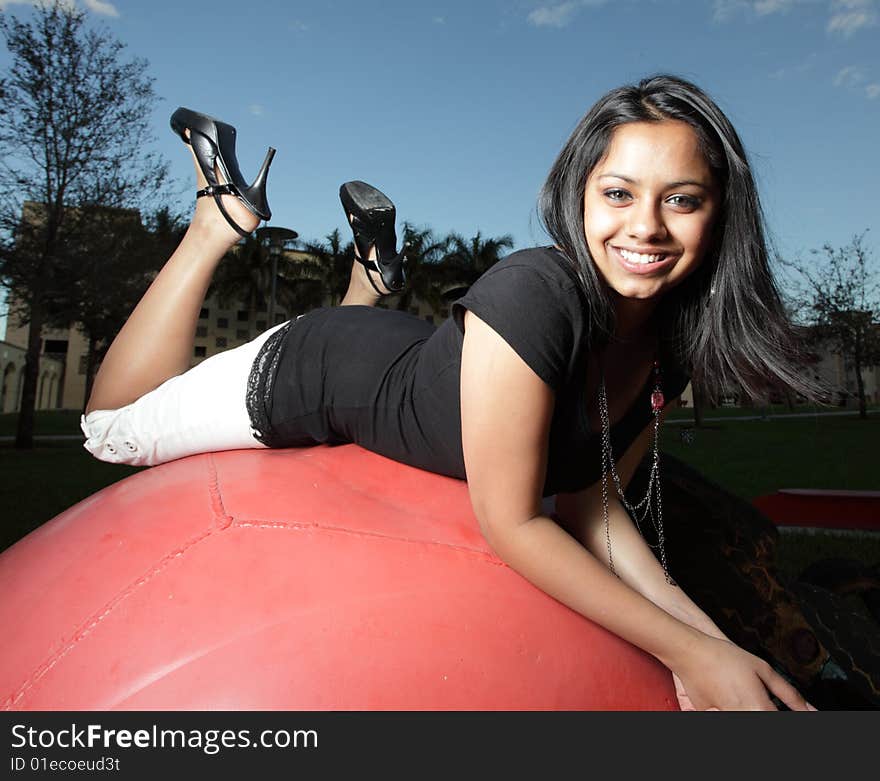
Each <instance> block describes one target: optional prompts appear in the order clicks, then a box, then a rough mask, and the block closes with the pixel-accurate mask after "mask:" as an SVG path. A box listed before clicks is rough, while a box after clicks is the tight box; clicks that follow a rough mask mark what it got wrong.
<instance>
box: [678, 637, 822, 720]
mask: <svg viewBox="0 0 880 781" xmlns="http://www.w3.org/2000/svg"><path fill="white" fill-rule="evenodd" d="M673 680H674V681H675V691H676V694H677V695H678V702H679V707H680V708H681V709H682V710H776V706H775V705H774V704H773V702H772V701H771V699H770V695H771V694H773V695H775V696H776V697H778V698H779V699H780V700H781V701H782V702H783V703H785V704H786V705H787V706H788V707H789V708H790V709H791V710H815V708H814V707H813V706H812V705H810V704H809V703H808V702H807V701H806V700H805V699H804V698H803V697H802V696H801V695H800V693H799V692H798V691H797V689H795V688H794V687H793V686H792V685H791V684H790V683H788V681H786V680H785V679H784V678H783V677H782V676H781V675H779V673H777V672H776V671H775V670H774V669H773V668H772V667H771V666H770V665H769V664H767V662H765V661H764V660H763V659H760V658H758V657H757V656H755V655H753V654H750V653H748V652H747V651H744V650H743V649H742V648H740V647H739V646H736V645H734V644H733V643H731V642H730V641H728V640H720V639H718V638H715V637H709V636H708V635H705V636H703V637H701V638H700V639H699V640H697V641H696V642H694V644H693V645H692V646H691V647H690V648H689V649H688V651H687V653H686V654H685V655H684V656H683V658H682V660H681V661H679V662H677V663H675V664H674V665H673Z"/></svg>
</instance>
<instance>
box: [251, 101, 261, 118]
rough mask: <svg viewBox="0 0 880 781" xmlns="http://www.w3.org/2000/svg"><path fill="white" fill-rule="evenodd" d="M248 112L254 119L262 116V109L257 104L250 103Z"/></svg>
mask: <svg viewBox="0 0 880 781" xmlns="http://www.w3.org/2000/svg"><path fill="white" fill-rule="evenodd" d="M248 111H250V112H251V114H253V115H254V116H255V117H261V116H263V112H264V109H263V107H262V106H261V105H260V104H259V103H251V105H250V106H248Z"/></svg>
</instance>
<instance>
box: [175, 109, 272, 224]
mask: <svg viewBox="0 0 880 781" xmlns="http://www.w3.org/2000/svg"><path fill="white" fill-rule="evenodd" d="M171 129H172V130H173V131H174V132H175V133H177V135H179V136H180V137H181V138H182V139H183V142H184V143H185V144H188V145H189V146H191V147H192V148H193V152H194V153H195V156H196V160H197V161H198V163H199V168H201V169H202V173H203V174H204V175H205V179H207V181H208V186H207V187H205V188H204V189H202V190H199V191H197V192H196V197H197V198H201V197H202V196H212V197H213V198H214V201H215V202H216V203H217V208H218V209H219V210H220V213H221V214H222V215H223V216H224V217H225V218H226V222H228V223H229V224H230V225H231V226H232V227H233V228H234V229H235V231H236V232H237V233H238V234H239V235H240V236H244V237H245V238H247V237H248V236H250V235H251V232H249V231H246V230H244V229H243V228H242V227H241V226H240V225H239V224H238V223H237V222H235V220H233V219H232V217H230V216H229V213H228V212H227V211H226V209H225V207H224V206H223V201H222V200H221V198H220V196H221V195H234V196H235V197H236V198H238V199H239V200H240V201H241V202H242V203H243V204H244V205H245V206H246V207H247V209H248V210H249V211H250V212H251V213H252V214H254V215H255V216H257V217H259V218H260V219H261V220H268V219H270V218H271V217H272V212H271V210H270V209H269V203H268V201H267V200H266V178H267V176H268V174H269V166H270V165H271V164H272V158H274V157H275V150H274V149H273V148H272V147H271V146H270V147H269V151H268V152H267V153H266V158H265V159H264V160H263V164H262V165H261V166H260V170H259V172H258V173H257V177H256V179H254V181H253V182H252V183H251V184H246V183H245V181H244V177H243V176H242V175H241V171H240V170H239V168H238V160H236V158H235V128H234V127H233V126H232V125H228V124H226V123H225V122H220V121H219V120H217V119H214V118H213V117H209V116H208V115H207V114H199V113H198V112H197V111H192V110H191V109H188V108H182V107H181V108H179V109H177V111H175V112H174V113H173V114H172V115H171ZM187 130H189V134H190V135H189V138H187V137H186V131H187ZM216 169H219V170H220V173H221V174H222V175H223V178H224V179H225V180H226V181H225V182H219V181H218V180H217V172H216Z"/></svg>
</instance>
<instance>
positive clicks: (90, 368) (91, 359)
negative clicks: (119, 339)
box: [83, 336, 98, 414]
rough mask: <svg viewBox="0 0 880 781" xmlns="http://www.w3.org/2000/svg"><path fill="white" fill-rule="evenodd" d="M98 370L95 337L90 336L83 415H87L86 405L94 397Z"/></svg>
mask: <svg viewBox="0 0 880 781" xmlns="http://www.w3.org/2000/svg"><path fill="white" fill-rule="evenodd" d="M97 370H98V352H97V350H96V349H95V337H93V336H89V346H88V352H86V392H85V396H84V397H83V414H85V411H86V405H88V403H89V397H90V396H91V395H92V387H93V386H94V384H95V374H97Z"/></svg>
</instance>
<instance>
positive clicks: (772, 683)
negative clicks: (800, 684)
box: [758, 665, 816, 711]
mask: <svg viewBox="0 0 880 781" xmlns="http://www.w3.org/2000/svg"><path fill="white" fill-rule="evenodd" d="M758 677H759V678H760V679H761V680H762V681H763V682H764V685H765V686H766V687H767V688H768V689H769V690H770V691H771V692H772V693H773V694H775V695H776V696H777V697H778V698H779V699H780V700H782V702H784V703H785V704H786V705H787V706H788V707H789V708H790V709H791V710H802V711H807V710H813V711H814V710H816V709H815V708H814V707H813V706H812V705H810V704H809V703H808V702H807V701H806V700H805V699H804V698H803V697H802V696H801V693H800V692H799V691H798V690H797V689H795V687H794V686H792V685H791V684H790V683H789V682H788V681H786V680H785V678H783V677H782V676H781V675H780V674H779V673H777V672H776V671H775V670H774V669H773V668H772V667H770V665H765V666H762V667H761V668H760V669H759V670H758ZM773 710H776V708H773Z"/></svg>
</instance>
